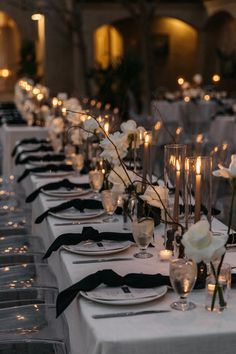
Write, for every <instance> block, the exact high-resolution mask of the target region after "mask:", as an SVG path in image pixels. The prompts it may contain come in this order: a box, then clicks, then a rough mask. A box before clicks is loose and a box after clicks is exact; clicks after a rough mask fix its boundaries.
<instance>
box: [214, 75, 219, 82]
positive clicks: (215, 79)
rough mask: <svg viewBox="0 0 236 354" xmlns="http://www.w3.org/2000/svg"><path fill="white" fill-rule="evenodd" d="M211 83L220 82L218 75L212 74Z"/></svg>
mask: <svg viewBox="0 0 236 354" xmlns="http://www.w3.org/2000/svg"><path fill="white" fill-rule="evenodd" d="M212 81H213V82H219V81H220V75H218V74H214V75H213V76H212Z"/></svg>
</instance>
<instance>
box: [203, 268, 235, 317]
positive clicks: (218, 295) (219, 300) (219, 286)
mask: <svg viewBox="0 0 236 354" xmlns="http://www.w3.org/2000/svg"><path fill="white" fill-rule="evenodd" d="M217 266H218V265H214V268H215V270H217ZM230 288H231V266H230V265H229V264H227V263H223V264H222V266H221V270H220V273H219V277H218V283H217V282H216V278H215V276H214V274H213V272H212V270H211V271H210V274H209V276H208V277H207V279H206V290H205V291H206V300H205V307H206V309H207V310H208V311H211V312H222V311H223V310H224V309H225V308H226V307H227V302H228V298H229V292H230Z"/></svg>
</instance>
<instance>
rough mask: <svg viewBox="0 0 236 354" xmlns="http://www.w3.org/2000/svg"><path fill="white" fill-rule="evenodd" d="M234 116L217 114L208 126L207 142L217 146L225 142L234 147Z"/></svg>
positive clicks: (235, 134) (235, 145)
mask: <svg viewBox="0 0 236 354" xmlns="http://www.w3.org/2000/svg"><path fill="white" fill-rule="evenodd" d="M235 137H236V116H218V117H216V118H215V119H214V120H213V121H212V123H211V127H210V132H209V142H210V143H212V144H214V145H216V146H219V145H220V144H222V143H227V144H229V145H230V147H231V148H232V151H234V150H235V148H236V139H235Z"/></svg>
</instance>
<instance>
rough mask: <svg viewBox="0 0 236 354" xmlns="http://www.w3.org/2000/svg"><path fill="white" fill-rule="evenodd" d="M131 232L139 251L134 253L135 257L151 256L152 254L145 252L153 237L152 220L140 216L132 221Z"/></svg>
mask: <svg viewBox="0 0 236 354" xmlns="http://www.w3.org/2000/svg"><path fill="white" fill-rule="evenodd" d="M132 233H133V237H134V240H135V242H136V243H137V245H138V247H139V252H138V253H135V254H134V257H136V258H151V257H153V255H152V254H151V253H148V252H147V248H148V246H149V244H150V242H151V241H152V239H153V233H154V220H153V219H152V218H142V219H140V220H135V221H133V223H132Z"/></svg>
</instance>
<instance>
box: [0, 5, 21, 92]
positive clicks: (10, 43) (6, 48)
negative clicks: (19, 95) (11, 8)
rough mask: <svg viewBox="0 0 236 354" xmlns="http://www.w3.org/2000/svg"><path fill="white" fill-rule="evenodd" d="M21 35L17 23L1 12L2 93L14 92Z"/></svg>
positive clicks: (0, 78)
mask: <svg viewBox="0 0 236 354" xmlns="http://www.w3.org/2000/svg"><path fill="white" fill-rule="evenodd" d="M19 50H20V35H19V30H18V28H17V25H16V23H15V21H14V20H13V19H12V18H11V17H9V16H8V15H7V14H6V13H5V12H1V11H0V93H1V94H3V93H6V94H7V93H8V92H12V91H13V87H14V83H15V80H16V76H17V66H18V62H19Z"/></svg>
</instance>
